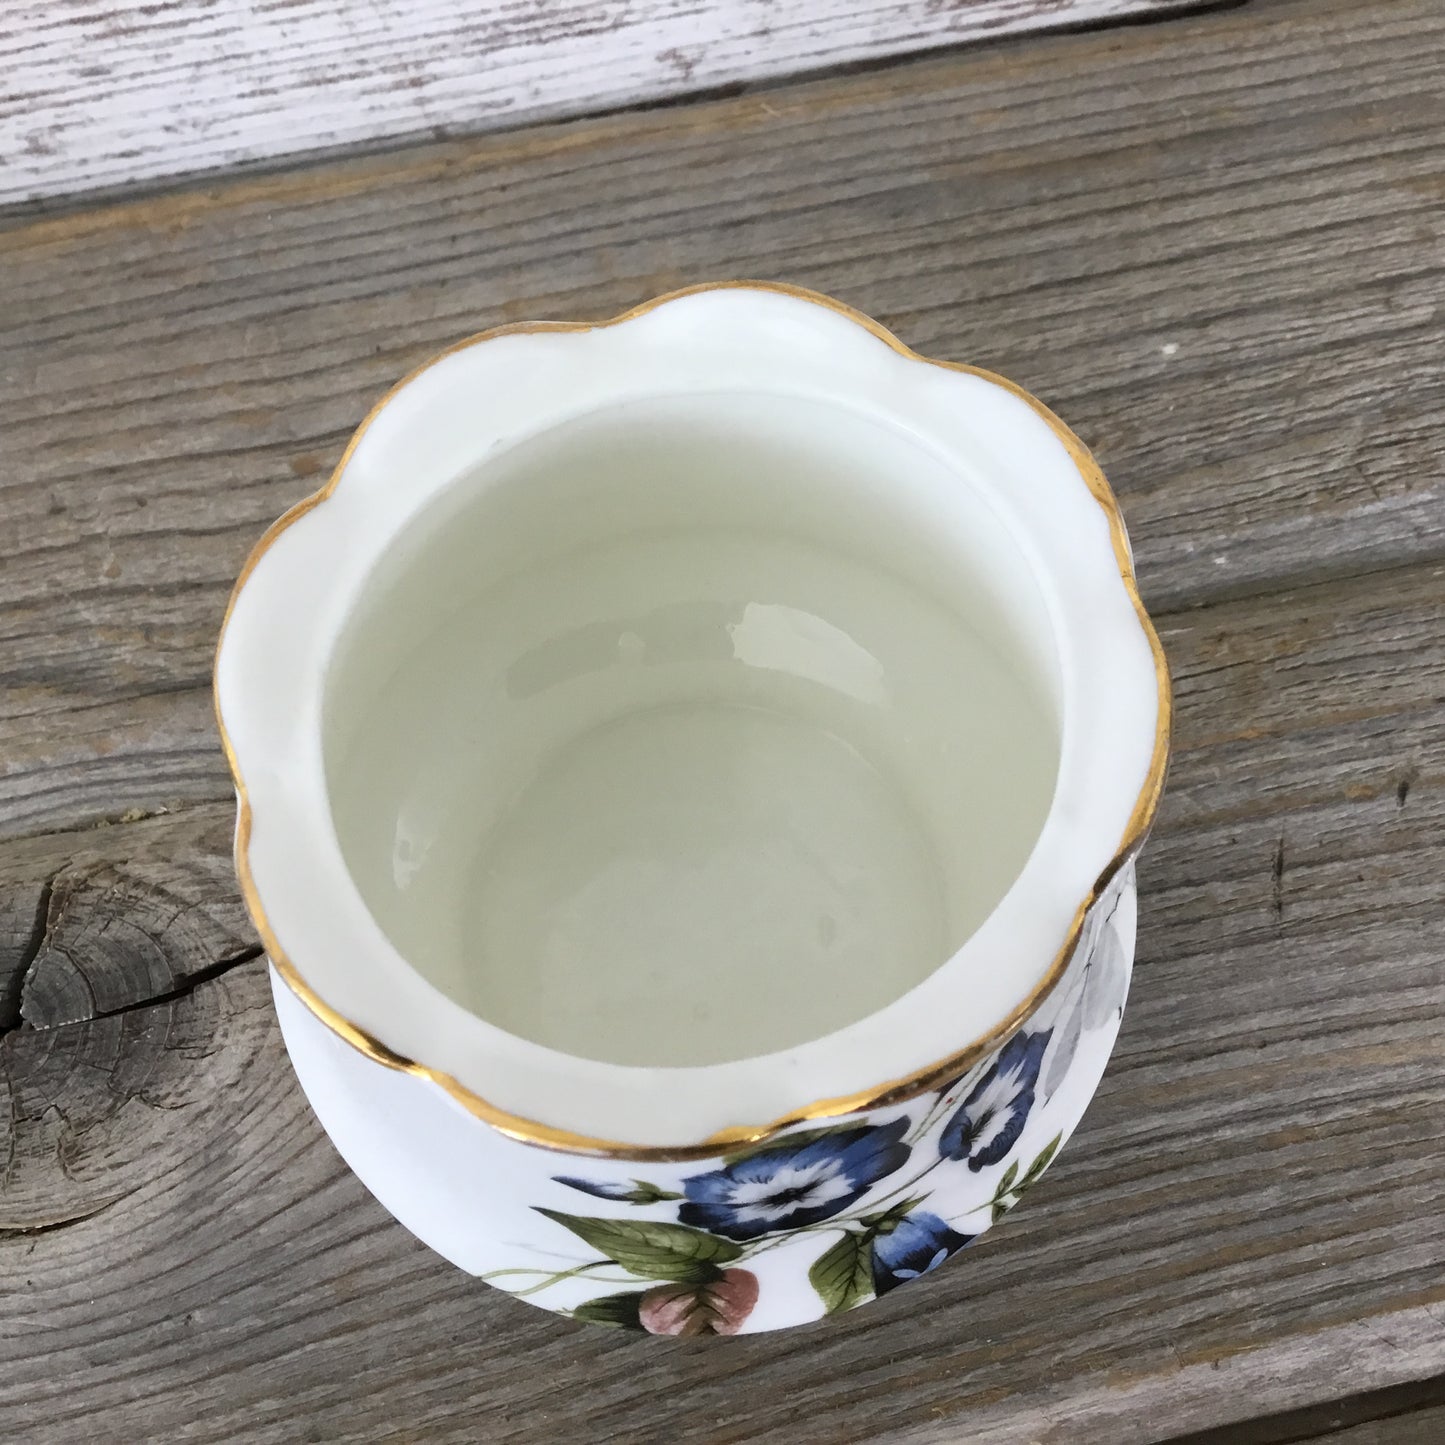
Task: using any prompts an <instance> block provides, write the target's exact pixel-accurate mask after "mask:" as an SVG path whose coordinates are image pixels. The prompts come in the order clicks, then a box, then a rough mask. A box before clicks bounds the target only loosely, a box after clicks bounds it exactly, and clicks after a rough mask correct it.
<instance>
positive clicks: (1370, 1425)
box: [1170, 1328, 1445, 1445]
mask: <svg viewBox="0 0 1445 1445" xmlns="http://www.w3.org/2000/svg"><path fill="white" fill-rule="evenodd" d="M1390 1338H1391V1339H1392V1340H1394V1341H1396V1342H1398V1340H1399V1335H1398V1333H1397V1332H1396V1331H1395V1330H1394V1329H1393V1328H1392V1330H1391V1333H1390ZM1345 1372H1346V1374H1345V1377H1346V1378H1349V1377H1350V1375H1351V1374H1352V1372H1351V1371H1350V1367H1349V1363H1348V1361H1346V1362H1345ZM1441 1439H1445V1377H1441V1376H1436V1377H1435V1378H1433V1379H1429V1380H1413V1381H1410V1382H1409V1383H1408V1384H1403V1385H1394V1386H1389V1387H1387V1388H1385V1389H1381V1390H1366V1391H1364V1392H1362V1393H1360V1394H1358V1395H1350V1396H1347V1397H1346V1398H1344V1399H1341V1400H1333V1401H1330V1402H1329V1403H1328V1404H1324V1405H1310V1406H1307V1407H1306V1408H1304V1409H1303V1410H1291V1411H1289V1412H1288V1413H1287V1414H1283V1415H1267V1416H1264V1417H1262V1418H1256V1419H1253V1420H1249V1421H1246V1422H1241V1423H1239V1424H1236V1425H1226V1426H1223V1427H1221V1428H1219V1429H1216V1430H1202V1431H1198V1432H1195V1433H1191V1434H1190V1435H1188V1436H1185V1437H1181V1438H1179V1439H1177V1440H1174V1441H1171V1442H1170V1445H1315V1442H1319V1441H1324V1440H1329V1441H1332V1442H1335V1445H1339V1442H1341V1441H1343V1442H1344V1445H1434V1442H1436V1441H1439V1440H1441Z"/></svg>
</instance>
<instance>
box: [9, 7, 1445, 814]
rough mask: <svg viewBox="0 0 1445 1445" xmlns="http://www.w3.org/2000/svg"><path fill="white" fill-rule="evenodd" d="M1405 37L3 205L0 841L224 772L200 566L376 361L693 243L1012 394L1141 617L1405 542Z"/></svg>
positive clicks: (1430, 242)
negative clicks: (1049, 407)
mask: <svg viewBox="0 0 1445 1445" xmlns="http://www.w3.org/2000/svg"><path fill="white" fill-rule="evenodd" d="M1262 15H1267V16H1268V22H1267V23H1261V21H1260V19H1259V18H1257V17H1258V16H1262ZM1442 56H1445V13H1442V12H1441V11H1440V9H1439V7H1438V6H1435V5H1433V4H1431V3H1429V0H1379V3H1377V4H1372V5H1371V6H1369V7H1358V6H1355V5H1353V4H1351V3H1348V0H1326V3H1322V4H1290V3H1279V4H1276V5H1272V6H1271V7H1269V9H1268V10H1267V11H1259V12H1251V11H1246V10H1241V11H1237V12H1229V13H1223V14H1213V15H1207V16H1199V17H1195V18H1191V19H1187V20H1179V21H1176V22H1173V23H1171V24H1170V25H1163V26H1152V27H1144V28H1140V29H1131V30H1129V31H1127V32H1123V31H1120V32H1107V33H1098V34H1090V35H1071V36H1061V37H1054V38H1050V39H1041V40H1033V41H1030V42H1028V43H1026V44H1009V45H1002V46H999V47H996V48H992V49H989V50H987V51H982V50H981V51H977V52H973V53H970V54H967V55H962V56H957V57H951V58H948V59H945V60H938V61H927V62H918V63H911V64H908V65H905V66H901V67H898V68H896V69H893V70H890V71H888V72H886V73H881V74H872V75H868V76H861V77H854V78H852V79H850V80H848V81H846V82H842V81H830V82H819V83H814V84H809V85H802V86H796V87H789V88H784V89H779V90H776V91H772V92H769V93H768V94H766V95H760V96H754V97H747V98H743V99H738V100H730V101H720V102H711V103H707V104H699V105H696V106H691V107H684V108H678V109H675V110H672V111H669V112H667V113H665V114H664V113H652V114H645V115H634V116H622V117H614V118H611V119H606V120H598V121H589V122H585V123H578V124H573V125H566V126H554V127H548V128H544V129H539V130H537V131H534V132H530V133H527V134H520V135H514V136H506V137H493V138H489V139H480V140H474V141H469V142H466V143H458V144H452V145H437V146H428V147H423V148H419V149H417V150H413V151H409V152H405V153H402V154H399V155H396V156H393V157H388V158H380V159H374V160H369V161H364V162H349V163H346V164H337V165H331V166H326V167H322V168H319V169H316V170H308V171H298V172H294V173H288V174H285V175H280V176H275V177H269V178H264V179H255V180H244V181H233V182H228V183H226V184H224V185H221V186H218V187H217V188H215V189H211V190H191V191H184V192H180V193H177V194H175V195H171V196H167V197H161V198H157V199H154V200H149V201H145V202H136V203H130V204H125V205H118V206H111V207H105V208H100V209H96V210H92V211H88V212H83V213H79V214H77V215H74V216H67V217H64V218H54V219H50V220H44V221H32V222H28V223H24V224H21V223H16V224H14V225H12V227H11V228H10V229H9V230H8V231H0V327H3V328H4V330H3V333H0V437H3V441H0V446H3V447H4V455H5V459H6V460H5V465H4V467H3V469H0V555H3V556H4V558H5V565H4V567H3V569H0V665H3V671H4V675H5V681H6V684H7V685H6V687H5V688H4V689H3V694H0V759H3V761H0V774H3V775H0V833H8V834H15V833H18V832H28V831H41V830H44V829H47V828H53V827H60V826H74V825H78V824H83V823H87V822H89V821H92V820H93V819H95V818H96V817H105V816H108V817H115V816H118V815H120V814H122V813H124V812H126V811H128V810H131V809H134V808H140V809H143V810H151V809H154V808H156V807H163V806H175V805H178V804H183V803H195V802H199V801H206V800H215V799H219V798H221V797H223V796H225V794H226V791H227V782H226V778H225V775H224V770H223V769H222V767H221V764H220V760H219V756H218V754H217V751H216V746H215V737H214V732H213V730H212V726H211V721H210V705H209V699H208V696H207V691H206V689H207V683H208V677H209V670H210V657H211V648H212V644H213V641H214V636H215V632H216V629H217V627H218V625H219V621H220V615H221V610H222V608H223V605H224V600H225V596H226V593H227V591H228V589H229V585H230V582H231V579H232V578H233V577H234V576H235V573H236V571H237V570H238V568H239V566H240V563H241V559H242V558H243V557H244V555H245V553H246V551H247V549H248V548H249V546H250V544H251V542H252V541H253V540H254V539H255V537H256V536H257V535H259V533H260V531H261V530H262V528H263V527H264V525H265V524H266V522H267V521H269V520H270V519H271V518H272V517H274V516H275V515H277V514H278V513H279V512H280V511H282V510H283V509H284V507H285V506H286V505H288V504H289V503H290V502H292V501H294V500H296V499H297V498H298V497H299V496H301V495H303V494H304V493H305V492H307V491H308V490H310V489H312V488H313V487H314V486H315V485H317V483H318V481H319V479H320V478H321V477H322V476H323V475H324V473H325V472H326V471H327V469H328V468H329V467H330V465H331V464H332V463H333V461H334V460H335V459H336V457H337V455H338V454H339V452H340V449H341V446H342V444H343V442H344V439H345V437H346V435H347V433H348V432H349V431H350V429H351V427H352V426H353V425H354V424H355V423H356V421H357V420H358V419H359V418H360V417H361V416H362V415H363V414H364V413H365V411H366V410H367V408H368V407H369V405H370V404H371V402H372V401H373V400H374V399H375V397H376V396H377V395H379V394H380V393H381V392H382V391H383V390H384V389H385V388H386V386H387V385H389V384H390V382H391V381H393V380H394V379H395V378H396V377H397V376H398V375H400V374H402V373H403V372H404V371H405V370H406V369H407V368H408V367H410V366H411V365H413V364H414V363H416V362H418V361H420V360H421V359H423V358H424V357H425V356H426V355H427V354H429V353H431V352H432V351H434V350H436V349H437V348H438V347H439V346H440V345H441V344H443V343H445V342H448V341H450V340H452V339H454V338H456V337H458V336H460V335H463V334H466V333H467V332H469V331H472V330H475V329H477V328H479V327H482V326H486V325H489V324H492V323H495V322H498V321H504V320H514V319H517V318H518V317H520V316H538V317H559V316H560V317H569V316H574V317H575V316H582V317H588V316H593V317H596V316H603V315H607V314H609V313H612V312H614V311H616V310H620V309H622V308H623V307H625V306H628V305H631V304H633V303H635V302H636V301H638V300H639V299H641V298H644V297H646V296H647V295H649V294H653V293H655V292H657V291H660V290H663V289H666V288H668V287H671V286H675V285H678V284H682V283H685V282H691V281H697V280H702V279H707V278H709V277H716V276H719V275H729V274H753V275H761V276H764V277H769V276H771V277H779V278H782V279H788V280H793V281H796V282H801V283H805V284H809V285H813V286H816V287H818V288H820V289H823V290H826V291H831V292H834V293H836V294H838V295H841V296H842V297H844V298H845V299H847V300H849V301H851V302H854V303H856V304H857V305H859V306H860V307H862V308H863V309H864V310H867V311H869V312H871V313H873V314H875V315H878V316H880V317H881V318H883V319H884V320H885V321H887V322H890V323H892V324H893V325H895V326H896V327H897V328H898V330H899V331H900V333H901V334H902V335H903V336H904V337H905V338H906V339H907V340H909V341H910V342H912V343H914V344H915V345H917V346H918V347H919V348H920V349H922V350H924V351H927V352H932V353H934V354H938V355H942V356H947V357H954V358H958V359H966V360H972V361H975V362H978V363H981V364H983V365H987V366H991V367H994V368H995V369H997V370H1000V371H1002V372H1004V373H1005V374H1007V375H1011V376H1013V377H1015V378H1016V379H1017V380H1019V381H1020V382H1022V383H1024V384H1025V385H1027V386H1029V387H1030V388H1031V389H1033V390H1034V391H1036V392H1037V393H1038V394H1040V395H1042V396H1043V397H1044V398H1045V399H1046V400H1048V401H1049V402H1050V403H1052V404H1053V405H1055V406H1056V407H1057V408H1058V409H1059V410H1060V411H1061V412H1062V413H1063V414H1064V415H1065V416H1067V417H1068V418H1069V419H1070V420H1071V421H1072V422H1073V423H1074V425H1075V426H1076V427H1077V428H1078V430H1079V431H1080V432H1081V433H1082V434H1083V435H1084V436H1085V438H1086V439H1087V440H1088V441H1089V442H1090V443H1092V444H1093V445H1094V446H1095V447H1096V448H1097V450H1098V452H1099V455H1100V457H1101V459H1102V461H1103V462H1104V464H1105V466H1106V468H1107V469H1108V471H1109V473H1110V475H1111V477H1112V478H1113V480H1114V481H1115V484H1116V486H1117V487H1118V488H1119V490H1120V491H1121V493H1122V494H1123V498H1124V505H1125V510H1126V512H1127V514H1128V518H1129V521H1130V524H1131V527H1132V529H1133V532H1134V536H1135V540H1136V545H1137V551H1138V556H1139V562H1140V567H1141V570H1142V575H1143V584H1144V589H1145V593H1146V596H1147V598H1148V600H1149V601H1150V603H1151V605H1152V606H1154V607H1156V608H1159V607H1165V608H1169V607H1178V606H1181V605H1187V604H1190V603H1192V602H1195V601H1200V600H1204V599H1208V598H1212V597H1220V596H1229V595H1243V594H1247V593H1249V592H1251V591H1254V590H1258V589H1260V588H1263V587H1268V586H1271V585H1274V583H1275V582H1276V581H1278V580H1280V579H1288V578H1299V577H1308V576H1327V575H1344V574H1348V573H1351V572H1354V571H1358V570H1360V569H1363V568H1367V567H1375V566H1382V565H1392V564H1397V563H1400V562H1402V561H1408V560H1412V559H1421V558H1428V557H1432V556H1438V555H1440V552H1441V548H1442V543H1445V468H1442V463H1441V453H1442V446H1441V435H1442V431H1441V420H1442V417H1445V359H1442V356H1441V352H1440V348H1439V345H1438V321H1437V318H1436V308H1437V307H1438V301H1439V296H1440V294H1441V288H1442V285H1445V279H1442V275H1445V248H1442V241H1441V234H1442V233H1441V223H1440V215H1441V210H1440V199H1441V196H1442V194H1445V193H1442V190H1441V180H1440V176H1441V157H1442V151H1445V144H1442V139H1441V138H1442V135H1445V100H1442V97H1441V94H1440V88H1439V85H1438V73H1439V67H1440V62H1441V58H1442ZM1346 57H1348V59H1346ZM1345 66H1347V67H1348V85H1345V84H1344V83H1343V80H1342V79H1341V77H1342V76H1343V75H1344V74H1345V71H1344V70H1343V69H1342V67H1345Z"/></svg>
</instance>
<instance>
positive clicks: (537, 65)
mask: <svg viewBox="0 0 1445 1445" xmlns="http://www.w3.org/2000/svg"><path fill="white" fill-rule="evenodd" d="M1198 3H1200V0H949V3H947V4H940V3H939V0H791V3H790V4H788V5H784V6H779V5H776V4H773V3H772V0H627V3H625V4H618V3H613V4H600V3H598V0H506V3H498V0H480V3H476V4H471V5H456V4H453V3H449V0H368V3H367V4H366V5H365V6H360V7H358V6H357V5H356V4H355V3H354V0H105V3H104V4H99V5H55V4H53V3H51V0H7V3H6V5H5V23H4V25H3V26H0V72H3V73H4V74H5V76H6V80H7V84H6V93H5V94H4V95H0V200H17V199H21V198H25V197H33V196H45V195H52V194H56V193H61V192H69V191H77V190H85V189H88V188H91V187H95V186H115V185H117V184H126V183H130V182H135V181H137V180H145V179H149V180H155V179H157V178H165V177H169V176H175V175H177V174H179V173H181V172H187V171H189V172H194V171H201V170H207V169H210V168H212V167H216V166H232V165H239V164H244V163H248V162H256V161H268V160H269V161H273V162H274V161H275V160H276V159H277V158H279V157H283V156H296V155H297V154H298V153H301V152H319V151H327V150H331V151H334V150H336V149H339V148H341V147H347V146H352V147H354V146H359V145H376V144H377V143H378V142H380V141H386V140H388V139H391V140H395V139H396V138H399V137H408V136H409V137H412V138H415V137H417V136H424V137H427V138H432V139H435V138H439V137H441V136H443V135H455V134H458V133H460V132H464V131H467V130H475V129H493V128H495V127H497V126H499V125H513V126H515V125H521V124H524V123H526V122H529V121H536V120H541V119H543V118H549V117H555V116H557V115H559V114H560V115H578V114H584V113H586V112H589V111H591V112H596V111H599V110H606V109H615V108H617V107H618V106H622V105H632V104H635V103H637V102H639V101H657V100H661V99H665V98H669V97H675V96H679V95H686V94H690V93H696V92H700V91H707V90H710V89H717V88H719V87H722V86H727V85H734V86H735V85H738V84H741V83H744V82H749V81H751V82H756V81H760V80H769V79H776V78H778V77H780V76H785V75H797V74H801V73H803V72H805V71H808V70H818V69H826V68H828V67H831V66H841V65H849V64H858V63H860V62H867V61H877V60H880V59H885V58H887V57H888V56H890V55H897V54H902V53H906V52H909V51H918V50H926V49H930V48H933V47H937V46H944V45H957V44H959V43H960V42H963V41H968V40H978V39H981V38H985V37H995V38H996V37H997V36H999V35H1000V34H1007V33H1009V32H1012V31H1021V30H1032V29H1035V28H1037V27H1040V26H1054V27H1057V26H1060V25H1085V24H1099V23H1101V22H1105V21H1109V20H1118V19H1120V18H1122V17H1125V16H1131V15H1132V16H1140V17H1148V16H1158V15H1162V14H1167V13H1169V12H1171V11H1173V10H1178V9H1181V8H1184V7H1187V6H1190V5H1194V4H1198Z"/></svg>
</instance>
